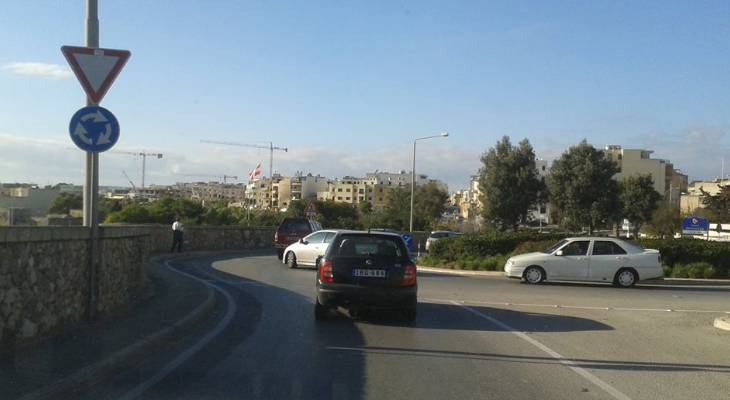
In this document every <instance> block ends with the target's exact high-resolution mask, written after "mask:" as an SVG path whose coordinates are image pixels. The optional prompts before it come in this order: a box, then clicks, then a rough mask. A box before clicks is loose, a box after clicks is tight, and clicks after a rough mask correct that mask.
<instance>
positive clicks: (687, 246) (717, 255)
mask: <svg viewBox="0 0 730 400" xmlns="http://www.w3.org/2000/svg"><path fill="white" fill-rule="evenodd" d="M636 243H637V244H639V245H640V246H642V247H645V248H651V249H657V250H659V252H660V253H661V255H662V261H663V262H664V263H665V264H666V265H668V266H670V267H674V266H676V265H682V264H684V265H687V266H689V264H694V263H700V262H701V263H705V264H708V265H709V266H711V267H712V271H711V272H707V273H708V274H710V273H711V274H712V275H713V277H716V278H720V277H724V276H728V275H729V274H730V244H728V243H722V242H709V241H706V240H700V239H690V238H685V239H641V240H638V241H637V242H636ZM705 269H707V266H705V267H698V268H695V272H694V274H697V273H700V275H704V274H705V272H704V270H705ZM700 271H702V272H700ZM687 273H688V274H689V271H688V272H687ZM672 276H674V272H673V274H672ZM699 277H702V276H699Z"/></svg>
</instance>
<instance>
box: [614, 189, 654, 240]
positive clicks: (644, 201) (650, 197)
mask: <svg viewBox="0 0 730 400" xmlns="http://www.w3.org/2000/svg"><path fill="white" fill-rule="evenodd" d="M661 197H662V196H661V195H660V194H659V192H657V191H656V190H654V181H653V179H652V178H651V175H650V174H645V175H643V174H640V175H632V176H629V177H628V178H626V179H624V181H623V182H622V183H621V203H622V204H623V215H624V217H625V218H628V220H629V221H631V223H632V224H633V225H634V232H633V233H634V237H637V236H638V233H639V229H641V225H643V224H644V223H646V222H648V221H651V218H652V216H653V214H654V211H656V209H657V207H658V206H659V205H658V204H657V203H658V202H659V199H661Z"/></svg>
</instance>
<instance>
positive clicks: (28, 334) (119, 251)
mask: <svg viewBox="0 0 730 400" xmlns="http://www.w3.org/2000/svg"><path fill="white" fill-rule="evenodd" d="M99 232H100V243H99V246H100V254H101V259H100V264H99V271H98V277H97V285H98V293H99V299H98V311H99V313H100V314H101V315H105V314H111V313H115V312H118V311H120V310H124V309H126V308H127V307H129V306H131V305H133V304H134V303H135V302H136V301H137V300H138V299H139V298H140V297H141V296H142V293H143V292H144V290H145V286H146V285H147V277H146V273H145V268H146V261H147V258H148V256H149V254H150V253H161V252H167V251H169V250H170V247H171V245H172V232H171V229H170V227H169V226H167V225H165V226H163V225H134V226H131V225H119V226H102V227H101V228H100V229H99ZM273 237H274V230H273V228H262V229H256V228H254V229H247V228H242V227H235V226H233V227H207V226H194V227H187V228H186V233H185V245H184V247H183V250H184V251H189V250H225V249H249V248H266V247H270V246H271V245H272V241H273ZM88 246H89V229H88V228H85V227H0V354H2V353H7V352H8V351H12V349H14V348H15V347H16V345H17V344H19V343H27V342H31V341H33V340H36V339H38V338H42V337H44V336H48V335H50V334H53V333H55V332H60V331H63V330H65V329H67V328H71V327H73V326H76V325H77V324H79V323H80V322H82V321H84V320H85V319H86V317H87V315H88V299H89V258H88V251H89V248H88Z"/></svg>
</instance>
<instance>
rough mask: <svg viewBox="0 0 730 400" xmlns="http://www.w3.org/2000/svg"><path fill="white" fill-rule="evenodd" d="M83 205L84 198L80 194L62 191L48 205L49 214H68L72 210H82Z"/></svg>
mask: <svg viewBox="0 0 730 400" xmlns="http://www.w3.org/2000/svg"><path fill="white" fill-rule="evenodd" d="M82 207H83V199H82V197H81V195H79V194H72V193H61V194H60V195H58V196H57V197H56V198H55V199H53V201H52V202H51V205H50V206H49V207H48V213H49V214H66V215H68V214H69V212H70V211H71V210H80V209H81V208H82Z"/></svg>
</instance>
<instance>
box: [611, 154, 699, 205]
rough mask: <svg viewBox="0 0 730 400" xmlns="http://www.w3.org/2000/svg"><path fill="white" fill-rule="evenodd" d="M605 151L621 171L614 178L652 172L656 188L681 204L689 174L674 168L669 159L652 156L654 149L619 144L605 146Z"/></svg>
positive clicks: (620, 178) (670, 199)
mask: <svg viewBox="0 0 730 400" xmlns="http://www.w3.org/2000/svg"><path fill="white" fill-rule="evenodd" d="M604 150H605V153H606V155H607V156H608V157H610V158H611V159H612V160H613V161H615V162H616V163H617V164H618V167H619V172H618V173H617V174H616V175H614V179H617V180H623V179H624V178H627V177H629V176H632V175H637V174H650V175H651V177H652V179H653V181H654V190H656V191H657V192H659V193H660V194H661V195H662V196H664V198H665V199H667V200H668V201H670V202H672V203H673V204H676V205H679V193H681V192H682V189H683V188H684V189H686V187H687V175H685V174H682V172H681V171H679V170H677V169H674V166H673V165H672V163H671V162H669V161H668V160H662V159H654V158H651V154H652V153H653V151H652V150H643V149H624V148H622V147H621V146H618V145H609V146H606V147H605V149H604Z"/></svg>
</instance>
